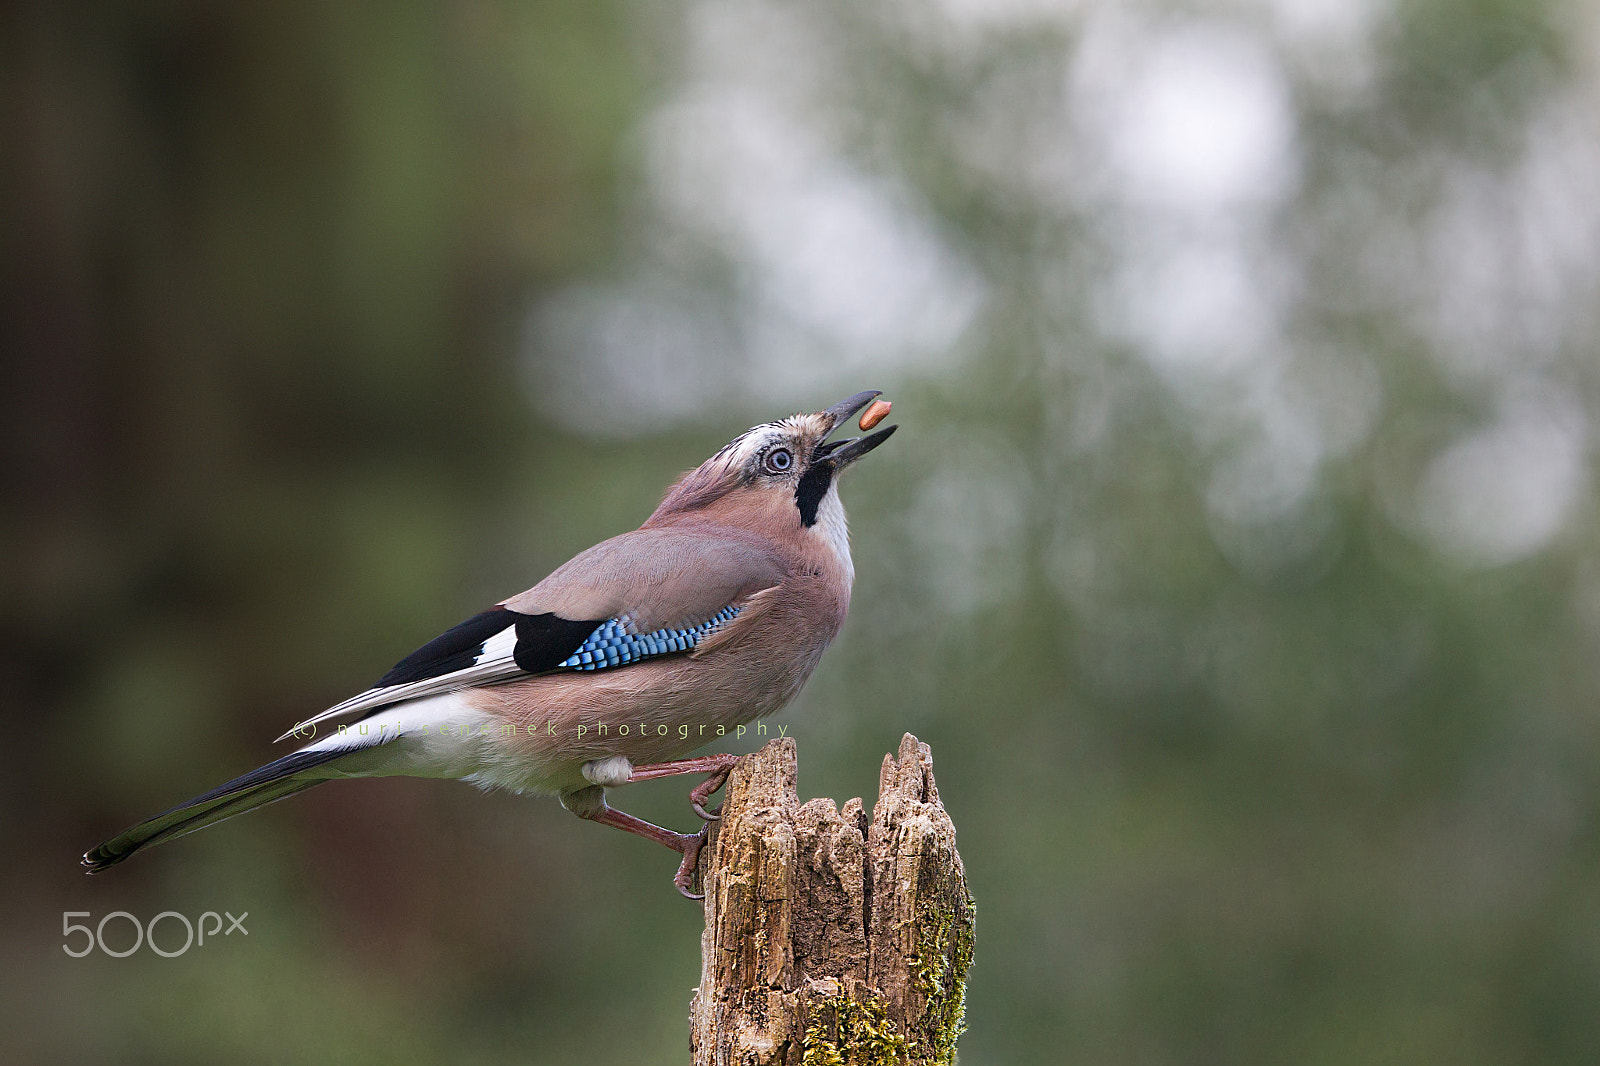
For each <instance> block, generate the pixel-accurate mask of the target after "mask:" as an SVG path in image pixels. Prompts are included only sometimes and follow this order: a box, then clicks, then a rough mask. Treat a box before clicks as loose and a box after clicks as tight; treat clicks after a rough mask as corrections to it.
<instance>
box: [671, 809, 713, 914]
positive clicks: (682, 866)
mask: <svg viewBox="0 0 1600 1066" xmlns="http://www.w3.org/2000/svg"><path fill="white" fill-rule="evenodd" d="M710 828H711V827H710V826H708V825H705V826H701V827H700V832H698V833H686V834H685V835H684V841H683V861H682V862H680V863H679V864H678V872H677V873H676V874H675V875H674V876H673V878H672V883H673V884H674V885H676V886H677V889H678V891H679V892H680V893H682V895H683V897H684V898H685V899H695V900H699V899H705V898H706V894H705V893H704V892H696V891H694V875H695V870H696V867H698V866H699V865H700V849H701V848H703V847H705V846H706V837H707V831H708V830H709V829H710Z"/></svg>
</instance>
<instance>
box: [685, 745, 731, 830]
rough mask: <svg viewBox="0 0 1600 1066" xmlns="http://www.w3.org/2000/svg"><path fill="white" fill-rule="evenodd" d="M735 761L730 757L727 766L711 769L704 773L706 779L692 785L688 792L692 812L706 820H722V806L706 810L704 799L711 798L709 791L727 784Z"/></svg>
mask: <svg viewBox="0 0 1600 1066" xmlns="http://www.w3.org/2000/svg"><path fill="white" fill-rule="evenodd" d="M736 762H738V760H737V759H731V760H730V761H729V762H728V765H727V766H724V767H723V768H722V769H720V770H713V771H711V773H709V774H707V775H706V779H705V780H704V781H702V782H700V783H699V784H698V785H696V786H694V788H693V790H691V791H690V793H689V806H691V807H693V808H694V813H696V814H698V815H699V816H700V817H701V818H703V819H705V820H706V821H708V822H717V821H721V820H722V808H721V807H717V808H716V809H715V810H709V811H708V810H706V800H708V799H710V798H711V793H713V792H715V791H716V790H717V789H719V788H721V787H722V786H723V785H725V784H727V781H728V775H729V774H731V773H733V767H734V764H735V763H736Z"/></svg>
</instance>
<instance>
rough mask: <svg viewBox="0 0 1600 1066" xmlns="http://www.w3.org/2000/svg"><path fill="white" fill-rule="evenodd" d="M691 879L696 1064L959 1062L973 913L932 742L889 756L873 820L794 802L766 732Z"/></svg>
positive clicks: (786, 746) (828, 805)
mask: <svg viewBox="0 0 1600 1066" xmlns="http://www.w3.org/2000/svg"><path fill="white" fill-rule="evenodd" d="M700 875H701V880H702V883H703V885H704V889H705V894H706V899H705V913H706V926H705V932H704V934H703V935H702V937H701V941H700V955H701V976H700V987H699V988H697V989H695V997H694V1002H693V1004H692V1006H691V1008H690V1025H691V1033H690V1048H691V1050H692V1051H693V1052H694V1063H695V1066H780V1064H781V1066H825V1064H838V1066H844V1064H856V1063H862V1064H871V1066H890V1064H894V1066H925V1064H933V1063H951V1062H953V1061H954V1060H955V1046H956V1039H957V1038H958V1037H959V1036H960V1035H961V1031H962V1009H963V1006H964V1003H965V997H966V979H967V968H968V966H969V965H971V962H972V944H973V910H974V908H973V902H972V899H971V897H969V896H968V895H967V883H966V876H965V873H964V872H963V870H962V866H961V856H960V855H958V854H957V853H956V832H955V826H954V825H953V824H952V823H951V821H950V816H949V815H948V814H946V813H945V809H944V807H943V806H942V805H941V804H940V802H939V789H938V786H937V785H935V784H934V780H933V755H932V752H931V751H930V750H929V748H928V746H927V745H926V744H923V743H921V742H919V741H918V740H917V738H916V737H914V736H912V735H911V734H910V733H907V734H906V735H905V737H904V738H903V739H902V740H901V742H900V752H899V757H898V758H895V757H893V756H888V755H886V756H884V760H883V769H882V771H881V772H880V773H879V776H878V802H877V803H876V804H875V805H874V806H873V813H872V819H871V821H870V822H869V821H868V819H867V814H866V811H865V809H864V808H863V807H862V803H861V801H860V800H859V799H853V800H850V801H849V802H848V803H846V804H845V805H844V809H843V810H842V811H841V810H837V809H835V807H834V803H833V801H832V800H827V799H814V800H811V801H810V802H808V803H806V804H804V805H801V803H800V801H799V798H798V797H797V796H796V794H795V744H794V741H793V740H792V739H787V738H786V739H781V740H774V741H773V742H772V743H770V744H768V745H767V746H766V747H764V748H762V749H761V750H760V751H758V752H756V753H754V754H753V755H750V756H747V757H746V758H745V759H744V760H743V761H742V762H740V763H739V764H738V766H736V767H735V768H734V770H733V773H732V775H731V776H730V777H729V778H728V784H727V788H726V799H725V800H724V802H723V808H722V821H721V822H718V823H714V824H713V830H712V838H711V840H710V841H709V842H708V843H707V845H706V847H705V850H704V851H703V852H702V853H701V863H700Z"/></svg>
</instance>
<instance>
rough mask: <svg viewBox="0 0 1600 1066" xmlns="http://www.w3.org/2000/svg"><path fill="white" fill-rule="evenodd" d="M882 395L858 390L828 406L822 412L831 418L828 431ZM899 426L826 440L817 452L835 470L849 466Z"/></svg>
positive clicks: (836, 427) (886, 438) (837, 426)
mask: <svg viewBox="0 0 1600 1066" xmlns="http://www.w3.org/2000/svg"><path fill="white" fill-rule="evenodd" d="M882 395H883V393H881V392H877V391H871V390H869V391H867V392H858V393H856V394H855V395H854V396H852V397H850V398H849V399H848V400H842V401H840V402H839V403H836V404H834V405H833V406H832V407H830V408H828V409H827V410H826V411H824V412H822V413H823V414H825V415H827V416H828V417H829V418H831V419H832V420H833V421H832V424H831V425H830V426H829V427H828V432H830V433H831V432H833V430H835V429H838V428H839V427H840V426H841V425H843V424H844V423H845V422H847V421H849V420H850V416H851V415H853V414H855V413H856V412H857V411H859V410H861V409H862V408H863V407H865V406H867V404H869V403H871V402H872V401H873V400H876V399H877V398H878V397H879V396H882ZM899 428H900V427H899V426H888V427H887V428H884V429H880V430H878V431H877V432H876V433H869V434H867V435H866V436H865V437H846V438H845V439H843V440H833V441H828V442H827V443H826V444H823V445H821V446H820V447H819V448H817V452H818V454H819V455H820V456H822V457H824V458H826V459H827V460H828V461H829V462H830V463H831V464H833V468H834V470H835V471H838V470H843V469H844V468H845V467H847V466H849V465H850V464H851V463H853V462H855V461H856V460H857V459H859V458H861V457H862V456H863V455H866V454H867V453H868V452H870V451H871V450H872V449H874V448H876V447H877V446H878V445H880V444H882V443H883V442H884V441H886V440H888V439H889V437H890V436H891V435H892V434H893V433H894V431H895V430H897V429H899Z"/></svg>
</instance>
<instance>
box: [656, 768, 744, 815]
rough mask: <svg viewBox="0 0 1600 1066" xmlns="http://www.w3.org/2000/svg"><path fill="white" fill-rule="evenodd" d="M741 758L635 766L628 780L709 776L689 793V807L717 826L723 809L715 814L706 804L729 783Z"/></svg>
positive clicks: (719, 808) (715, 811)
mask: <svg viewBox="0 0 1600 1066" xmlns="http://www.w3.org/2000/svg"><path fill="white" fill-rule="evenodd" d="M741 757H742V756H738V755H702V756H700V757H699V758H698V759H678V760H677V761H675V762H657V763H647V764H645V765H644V766H635V767H634V768H633V773H632V774H631V775H630V776H629V777H628V781H629V783H632V782H634V781H649V780H651V779H652V778H657V777H673V776H676V775H678V774H701V773H703V774H707V775H708V776H707V777H706V779H705V780H704V781H702V782H700V783H699V784H698V785H696V786H695V787H694V789H693V790H692V791H690V793H689V806H691V807H693V808H694V813H696V814H698V815H699V816H700V817H702V818H704V819H705V820H706V821H708V822H714V821H716V820H717V819H718V818H720V817H721V814H720V812H721V810H722V808H721V807H718V808H717V809H716V810H714V811H708V810H706V808H705V802H706V800H708V799H710V798H711V793H713V792H715V791H716V790H717V789H719V788H721V787H722V786H723V784H724V782H726V781H727V780H728V774H730V773H732V772H733V768H734V766H735V764H737V763H738V761H739V759H740V758H741Z"/></svg>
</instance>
